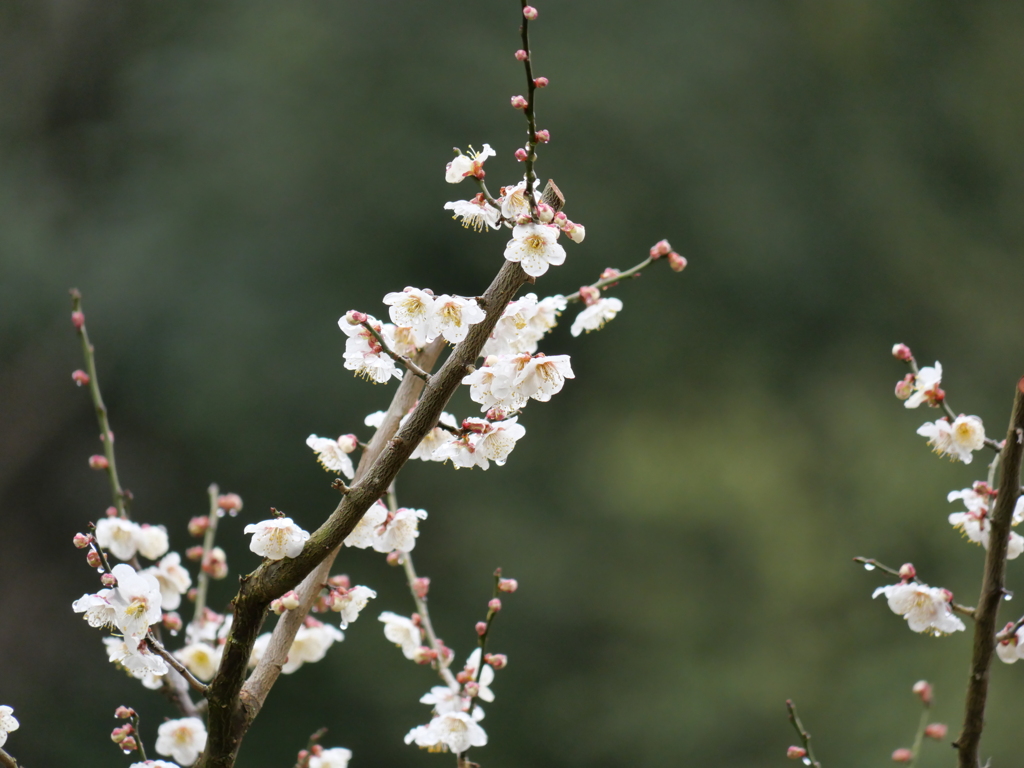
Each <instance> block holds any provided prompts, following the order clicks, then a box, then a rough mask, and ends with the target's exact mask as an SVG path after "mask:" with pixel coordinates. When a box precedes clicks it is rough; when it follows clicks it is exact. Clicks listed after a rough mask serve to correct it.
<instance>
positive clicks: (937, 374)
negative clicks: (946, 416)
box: [903, 361, 946, 408]
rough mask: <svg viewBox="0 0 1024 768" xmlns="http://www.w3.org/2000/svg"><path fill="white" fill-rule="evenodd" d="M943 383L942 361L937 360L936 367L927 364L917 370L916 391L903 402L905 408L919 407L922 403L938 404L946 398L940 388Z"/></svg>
mask: <svg viewBox="0 0 1024 768" xmlns="http://www.w3.org/2000/svg"><path fill="white" fill-rule="evenodd" d="M941 383H942V363H940V362H938V361H936V362H935V365H934V367H933V366H926V367H924V368H922V369H921V370H919V371H918V372H917V376H916V377H915V378H914V393H913V394H912V395H911V396H910V397H909V398H908V399H907V400H906V401H905V402H904V403H903V406H904V407H905V408H917V407H918V406H919V405H921V403H928V405H931V406H937V405H938V404H939V403H941V402H942V400H943V399H944V398H945V396H946V395H945V393H944V392H943V391H942V390H941V389H940V388H939V384H941Z"/></svg>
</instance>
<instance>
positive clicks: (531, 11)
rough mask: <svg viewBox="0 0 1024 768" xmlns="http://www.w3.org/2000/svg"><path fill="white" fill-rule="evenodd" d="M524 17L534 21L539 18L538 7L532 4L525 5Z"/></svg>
mask: <svg viewBox="0 0 1024 768" xmlns="http://www.w3.org/2000/svg"><path fill="white" fill-rule="evenodd" d="M523 17H524V18H526V19H527V20H529V21H533V20H534V19H536V18H537V9H536V8H534V7H533V6H532V5H526V6H523Z"/></svg>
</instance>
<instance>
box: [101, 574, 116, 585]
mask: <svg viewBox="0 0 1024 768" xmlns="http://www.w3.org/2000/svg"><path fill="white" fill-rule="evenodd" d="M100 583H101V584H102V585H103V586H104V587H116V586H117V576H115V575H114V574H112V573H104V574H103V575H102V576H100Z"/></svg>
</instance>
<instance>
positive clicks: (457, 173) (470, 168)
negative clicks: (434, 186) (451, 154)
mask: <svg viewBox="0 0 1024 768" xmlns="http://www.w3.org/2000/svg"><path fill="white" fill-rule="evenodd" d="M456 151H458V152H459V154H458V155H456V156H455V159H454V160H452V161H451V162H450V163H448V165H447V166H446V167H445V173H444V180H445V181H447V182H448V183H449V184H458V183H459V182H460V181H462V180H463V179H464V178H466V177H467V176H478V175H479V176H481V178H482V173H481V171H482V170H483V164H484V161H485V160H486V159H487V158H488V157H494V156H495V155H496V154H498V153H497V152H495V151H494V150H493V149H491V145H490V144H484V148H483V149H482V150H481V151H480V152H477V151H476V150H475V149H473V147H470V148H469V154H467V155H464V154H462V152H461V151H459V150H456Z"/></svg>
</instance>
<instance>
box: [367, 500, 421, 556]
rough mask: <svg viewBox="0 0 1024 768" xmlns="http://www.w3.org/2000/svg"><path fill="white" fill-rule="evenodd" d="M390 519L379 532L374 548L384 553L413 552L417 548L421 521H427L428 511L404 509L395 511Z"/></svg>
mask: <svg viewBox="0 0 1024 768" xmlns="http://www.w3.org/2000/svg"><path fill="white" fill-rule="evenodd" d="M388 517H389V518H390V520H389V521H387V522H386V523H385V524H384V525H382V528H383V530H378V531H377V536H376V537H375V539H374V541H373V548H374V549H375V550H376V551H378V552H384V553H387V552H411V551H412V550H413V548H415V546H416V538H417V537H418V536H419V535H420V532H419V529H418V526H419V521H420V520H426V519H427V512H426V510H424V509H406V508H405V507H402V508H401V509H397V510H395V514H394V515H393V516H392V515H389V516H388Z"/></svg>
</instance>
